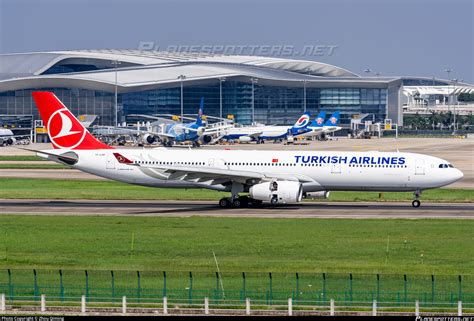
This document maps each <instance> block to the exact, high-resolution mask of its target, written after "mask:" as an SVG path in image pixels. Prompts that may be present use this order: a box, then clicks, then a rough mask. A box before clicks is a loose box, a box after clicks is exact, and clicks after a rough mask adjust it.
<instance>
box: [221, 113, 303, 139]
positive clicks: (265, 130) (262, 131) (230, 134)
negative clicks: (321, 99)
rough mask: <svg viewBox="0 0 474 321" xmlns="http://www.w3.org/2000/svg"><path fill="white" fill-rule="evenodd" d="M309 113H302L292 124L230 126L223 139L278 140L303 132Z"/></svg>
mask: <svg viewBox="0 0 474 321" xmlns="http://www.w3.org/2000/svg"><path fill="white" fill-rule="evenodd" d="M309 119H310V113H304V114H303V115H301V116H300V118H298V120H297V121H296V123H295V124H294V125H293V126H264V125H262V126H242V127H233V128H230V129H229V130H228V131H227V132H226V134H225V135H224V136H223V139H226V140H234V139H238V140H239V141H241V142H251V141H256V142H257V143H263V142H264V141H266V140H280V139H285V138H287V137H288V136H295V135H298V134H302V133H305V132H306V131H307V129H306V128H307V126H308V124H309Z"/></svg>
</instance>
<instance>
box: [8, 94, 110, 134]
mask: <svg viewBox="0 0 474 321" xmlns="http://www.w3.org/2000/svg"><path fill="white" fill-rule="evenodd" d="M38 90H40V91H52V92H54V93H55V94H56V96H57V97H58V98H59V99H60V100H61V101H62V102H63V104H64V105H66V106H67V107H68V108H69V109H70V110H71V112H72V113H73V114H74V115H76V116H77V115H84V114H89V115H98V116H99V118H98V119H97V120H96V122H97V124H100V125H109V124H111V123H112V120H113V106H114V102H115V98H114V97H115V96H114V94H113V93H106V92H101V91H95V90H86V89H73V88H72V89H71V88H41V89H25V90H15V91H7V92H0V114H3V115H33V118H34V119H41V117H40V115H39V113H38V109H37V108H36V105H35V103H34V102H33V96H32V95H31V93H32V92H33V91H38Z"/></svg>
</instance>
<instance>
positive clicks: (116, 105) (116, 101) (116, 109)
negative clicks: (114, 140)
mask: <svg viewBox="0 0 474 321" xmlns="http://www.w3.org/2000/svg"><path fill="white" fill-rule="evenodd" d="M111 64H112V65H114V66H115V120H114V123H115V126H117V124H118V93H117V78H118V75H117V74H118V72H117V69H118V65H120V64H121V62H120V61H118V60H113V61H112V62H111Z"/></svg>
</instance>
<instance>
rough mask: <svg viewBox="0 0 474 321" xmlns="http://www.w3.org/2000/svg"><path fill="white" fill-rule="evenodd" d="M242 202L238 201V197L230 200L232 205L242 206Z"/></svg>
mask: <svg viewBox="0 0 474 321" xmlns="http://www.w3.org/2000/svg"><path fill="white" fill-rule="evenodd" d="M242 205H243V204H242V202H241V201H240V199H238V198H236V199H235V200H233V201H232V206H233V207H242Z"/></svg>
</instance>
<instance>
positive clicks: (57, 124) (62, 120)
mask: <svg viewBox="0 0 474 321" xmlns="http://www.w3.org/2000/svg"><path fill="white" fill-rule="evenodd" d="M71 117H73V116H72V114H71V113H70V112H69V111H68V110H67V109H66V108H63V109H59V110H56V111H55V112H54V113H53V114H52V115H51V117H49V120H48V124H47V128H48V135H49V138H50V139H51V142H52V143H53V144H54V145H55V146H56V147H58V148H65V149H68V148H69V149H73V148H75V147H77V146H79V145H80V144H81V143H82V141H83V140H84V138H85V137H86V129H85V128H84V127H83V126H81V125H80V124H79V123H78V122H77V121H75V122H73V119H71Z"/></svg>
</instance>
